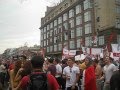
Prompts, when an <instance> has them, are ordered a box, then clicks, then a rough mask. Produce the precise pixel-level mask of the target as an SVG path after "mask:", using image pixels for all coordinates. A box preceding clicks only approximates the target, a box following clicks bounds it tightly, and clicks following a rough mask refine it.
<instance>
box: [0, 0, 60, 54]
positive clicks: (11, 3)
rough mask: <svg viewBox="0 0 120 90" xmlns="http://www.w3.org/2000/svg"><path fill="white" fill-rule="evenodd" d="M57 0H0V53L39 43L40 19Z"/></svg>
mask: <svg viewBox="0 0 120 90" xmlns="http://www.w3.org/2000/svg"><path fill="white" fill-rule="evenodd" d="M57 1H58V0H0V53H3V52H4V50H5V49H6V48H17V47H20V46H23V45H24V44H25V43H26V42H27V43H28V46H33V45H35V44H37V45H39V44H40V30H39V27H40V19H41V17H43V16H44V14H45V11H46V6H52V5H54V2H55V3H56V2H57Z"/></svg>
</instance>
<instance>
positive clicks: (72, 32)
mask: <svg viewBox="0 0 120 90" xmlns="http://www.w3.org/2000/svg"><path fill="white" fill-rule="evenodd" d="M71 38H75V31H74V30H71Z"/></svg>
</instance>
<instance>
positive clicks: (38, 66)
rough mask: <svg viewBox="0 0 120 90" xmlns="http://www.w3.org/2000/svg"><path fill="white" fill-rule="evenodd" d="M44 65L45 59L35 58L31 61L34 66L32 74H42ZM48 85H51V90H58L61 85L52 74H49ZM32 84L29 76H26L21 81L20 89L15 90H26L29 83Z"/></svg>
mask: <svg viewBox="0 0 120 90" xmlns="http://www.w3.org/2000/svg"><path fill="white" fill-rule="evenodd" d="M43 63H44V59H43V58H42V57H41V56H34V57H33V58H32V59H31V64H32V72H31V73H34V74H38V73H39V74H40V73H43ZM47 79H48V84H49V90H58V89H59V84H58V83H57V81H56V79H55V77H54V76H53V75H51V74H47ZM29 82H30V77H29V75H27V76H24V77H23V78H22V80H21V81H20V83H19V85H18V87H16V88H15V89H14V90H18V89H19V88H21V89H22V90H26V88H27V85H28V83H29Z"/></svg>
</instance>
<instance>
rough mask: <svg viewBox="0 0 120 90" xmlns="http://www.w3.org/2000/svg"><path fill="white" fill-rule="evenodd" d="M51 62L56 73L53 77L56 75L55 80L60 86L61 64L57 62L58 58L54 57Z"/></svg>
mask: <svg viewBox="0 0 120 90" xmlns="http://www.w3.org/2000/svg"><path fill="white" fill-rule="evenodd" d="M53 63H54V65H55V66H56V75H55V77H56V80H57V81H58V83H59V86H60V88H61V86H62V78H61V76H62V66H61V65H60V64H59V63H60V60H59V59H58V58H55V59H54V62H53Z"/></svg>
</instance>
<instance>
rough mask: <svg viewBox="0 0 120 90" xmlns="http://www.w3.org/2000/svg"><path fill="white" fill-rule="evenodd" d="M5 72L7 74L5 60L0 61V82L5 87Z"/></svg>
mask: <svg viewBox="0 0 120 90" xmlns="http://www.w3.org/2000/svg"><path fill="white" fill-rule="evenodd" d="M5 74H6V67H5V66H4V63H3V61H0V82H1V84H2V87H4V83H5V82H4V81H5Z"/></svg>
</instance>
